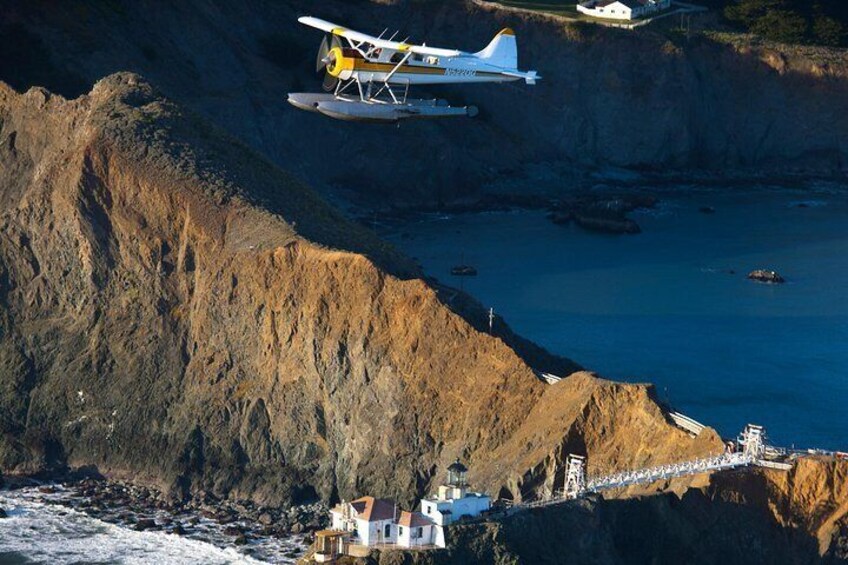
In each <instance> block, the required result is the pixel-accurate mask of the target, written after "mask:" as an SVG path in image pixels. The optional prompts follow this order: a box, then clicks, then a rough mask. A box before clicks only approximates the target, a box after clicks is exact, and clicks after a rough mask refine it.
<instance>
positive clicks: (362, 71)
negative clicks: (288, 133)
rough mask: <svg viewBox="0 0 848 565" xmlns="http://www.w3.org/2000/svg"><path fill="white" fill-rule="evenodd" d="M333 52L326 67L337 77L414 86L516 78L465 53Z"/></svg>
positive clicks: (345, 50) (350, 50) (347, 50)
mask: <svg viewBox="0 0 848 565" xmlns="http://www.w3.org/2000/svg"><path fill="white" fill-rule="evenodd" d="M333 51H334V53H333V54H332V55H333V62H332V64H331V65H330V66H328V68H327V70H328V72H329V73H330V74H331V75H333V76H335V77H338V78H339V79H341V80H350V79H355V80H358V81H359V82H362V83H368V82H388V83H389V84H394V85H418V84H448V83H450V84H456V83H481V82H509V81H514V80H518V79H519V77H514V76H509V75H506V74H504V72H503V71H504V69H502V68H499V67H496V66H493V65H488V64H486V63H485V62H484V61H482V60H481V59H480V58H478V57H475V56H474V55H472V54H468V53H459V52H458V53H456V54H451V55H443V56H435V55H426V56H424V55H419V54H413V53H404V52H403V51H394V52H392V51H389V50H382V51H380V52H377V53H374V54H372V55H371V56H369V57H365V56H363V55H362V54H361V53H360V52H358V51H356V50H355V49H342V48H336V49H334V50H333Z"/></svg>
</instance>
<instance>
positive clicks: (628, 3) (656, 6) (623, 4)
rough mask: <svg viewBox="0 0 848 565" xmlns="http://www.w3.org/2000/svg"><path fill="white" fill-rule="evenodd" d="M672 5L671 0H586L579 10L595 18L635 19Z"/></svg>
mask: <svg viewBox="0 0 848 565" xmlns="http://www.w3.org/2000/svg"><path fill="white" fill-rule="evenodd" d="M669 7H671V0H586V1H585V2H581V3H580V4H577V11H578V12H580V13H581V14H586V15H587V16H592V17H593V18H605V19H610V20H635V19H637V18H641V17H644V16H647V15H650V14H653V13H656V12H661V11H662V10H665V9H666V8H669Z"/></svg>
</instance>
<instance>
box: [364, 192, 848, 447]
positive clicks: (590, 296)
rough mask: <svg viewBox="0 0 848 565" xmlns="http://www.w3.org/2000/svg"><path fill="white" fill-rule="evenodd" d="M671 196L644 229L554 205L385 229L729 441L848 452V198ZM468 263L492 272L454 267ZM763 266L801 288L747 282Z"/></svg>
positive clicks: (513, 318)
mask: <svg viewBox="0 0 848 565" xmlns="http://www.w3.org/2000/svg"><path fill="white" fill-rule="evenodd" d="M661 199H662V201H661V204H660V205H659V206H658V207H657V208H656V209H652V210H647V211H644V212H637V213H634V214H633V215H632V217H633V218H634V219H635V220H636V221H637V222H638V223H639V224H640V225H641V227H642V229H643V233H641V234H639V235H606V234H597V233H589V232H586V231H584V230H582V229H580V228H577V227H576V226H573V225H568V226H557V225H554V224H553V223H551V222H550V221H548V220H547V219H546V218H545V213H544V212H540V211H516V212H508V213H483V214H466V215H456V216H442V215H428V216H425V217H423V218H420V219H418V220H415V221H411V222H408V223H405V224H404V225H401V226H397V227H394V228H392V229H391V230H390V232H389V233H381V235H383V236H384V237H388V239H390V240H391V241H392V242H394V243H395V244H396V245H397V246H398V247H400V248H401V249H403V250H404V251H405V252H406V253H408V254H409V255H411V256H414V257H416V258H417V259H418V260H419V261H420V262H421V264H422V265H423V266H424V269H425V271H426V272H427V273H428V274H430V275H432V276H435V277H436V278H438V279H440V280H442V281H445V282H449V283H450V284H452V285H454V286H462V287H463V288H464V289H465V290H466V291H468V292H470V293H471V294H472V295H474V296H476V297H477V298H478V299H479V300H480V301H481V302H482V303H483V304H484V305H485V306H486V307H493V308H494V309H495V311H496V312H497V313H498V314H500V315H501V316H503V317H504V318H505V320H506V321H507V323H509V324H510V325H511V326H512V328H513V329H514V330H516V331H517V332H519V333H520V334H522V335H524V336H526V337H528V338H530V339H532V340H534V341H536V342H537V343H539V344H541V345H543V346H545V347H546V348H548V350H550V351H552V352H555V353H558V354H561V355H564V356H567V357H570V358H572V359H574V360H575V361H577V362H578V363H580V364H581V365H583V366H585V367H586V368H588V369H591V370H595V371H597V372H599V373H600V374H601V375H603V376H606V377H609V378H613V379H618V380H625V381H631V382H652V383H655V384H656V386H657V389H658V392H659V395H660V397H661V398H663V399H664V400H668V401H669V402H670V403H671V404H672V405H673V406H675V407H676V408H677V409H679V410H681V411H683V412H684V413H686V414H688V415H689V416H691V417H694V418H696V419H697V420H699V421H701V422H703V423H706V424H708V425H711V426H713V427H716V428H717V429H718V430H719V431H720V432H721V433H722V434H723V435H725V436H727V437H732V436H735V434H736V433H738V431H740V430H741V429H742V428H743V427H744V425H745V424H746V423H749V422H750V423H759V424H762V425H765V426H766V429H767V432H768V434H769V436H770V438H771V439H772V441H773V443H775V444H778V445H785V446H790V445H793V444H794V445H795V446H797V447H819V448H830V449H843V450H845V449H848V198H847V197H846V196H844V195H840V194H839V192H838V191H837V192H830V193H829V192H816V193H810V192H800V191H799V192H793V191H788V190H765V189H763V190H746V191H727V190H725V191H722V192H717V191H706V190H705V191H695V192H688V193H687V194H686V195H679V194H675V193H673V192H672V193H667V194H664V195H661ZM801 203H803V206H799V204H801ZM701 206H712V207H714V208H715V209H716V212H715V213H714V214H704V213H701V212H699V210H698V209H699V207H701ZM463 259H464V261H465V262H467V263H469V264H471V265H474V266H475V267H477V269H478V270H479V276H477V277H468V278H457V277H452V276H450V274H449V270H450V267H451V266H452V265H456V264H458V263H460V262H462V260H463ZM755 268H769V269H774V270H777V271H778V272H780V273H781V274H783V275H784V276H785V277H786V279H787V281H788V282H787V283H786V284H784V285H765V284H760V283H755V282H753V281H749V280H746V278H745V275H746V274H747V273H748V272H749V271H751V270H753V269H755ZM732 272H734V273H735V274H733V273H732Z"/></svg>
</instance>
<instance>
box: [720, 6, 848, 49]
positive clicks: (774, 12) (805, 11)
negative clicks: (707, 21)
mask: <svg viewBox="0 0 848 565" xmlns="http://www.w3.org/2000/svg"><path fill="white" fill-rule="evenodd" d="M710 4H712V5H714V6H716V7H719V8H722V9H723V14H724V16H725V17H726V18H727V19H728V21H730V22H732V23H734V24H737V25H739V26H741V27H743V28H744V29H746V30H747V31H750V32H753V33H756V34H757V35H761V36H762V37H765V38H766V39H771V40H773V41H781V42H784V43H811V44H815V45H827V46H831V47H838V46H844V45H846V42H848V5H846V4H845V2H844V1H842V0H814V1H811V0H712V2H710Z"/></svg>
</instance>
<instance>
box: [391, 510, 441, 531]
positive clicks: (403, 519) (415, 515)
mask: <svg viewBox="0 0 848 565" xmlns="http://www.w3.org/2000/svg"><path fill="white" fill-rule="evenodd" d="M433 523H434V522H433V521H432V520H431V519H430V518H428V517H427V516H425V515H424V514H422V513H421V512H407V511H406V510H404V511H403V512H401V513H400V520H398V525H400V526H406V527H408V528H417V527H418V526H432V525H433Z"/></svg>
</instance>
